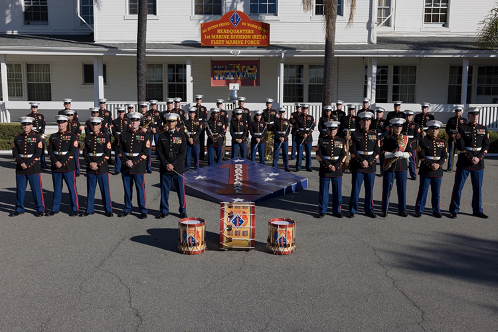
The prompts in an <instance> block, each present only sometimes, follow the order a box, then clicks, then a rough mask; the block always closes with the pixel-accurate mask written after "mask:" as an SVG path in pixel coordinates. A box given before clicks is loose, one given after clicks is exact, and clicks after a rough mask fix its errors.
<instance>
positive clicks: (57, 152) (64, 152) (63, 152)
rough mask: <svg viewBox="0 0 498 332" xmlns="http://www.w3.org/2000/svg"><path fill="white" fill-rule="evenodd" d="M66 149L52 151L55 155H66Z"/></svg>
mask: <svg viewBox="0 0 498 332" xmlns="http://www.w3.org/2000/svg"><path fill="white" fill-rule="evenodd" d="M67 152H68V151H61V152H59V151H54V154H57V155H66V154H67Z"/></svg>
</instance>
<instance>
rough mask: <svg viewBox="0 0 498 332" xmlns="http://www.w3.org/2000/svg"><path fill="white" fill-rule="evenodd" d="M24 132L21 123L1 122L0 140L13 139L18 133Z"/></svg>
mask: <svg viewBox="0 0 498 332" xmlns="http://www.w3.org/2000/svg"><path fill="white" fill-rule="evenodd" d="M19 134H22V128H21V124H20V123H0V140H10V141H11V144H12V140H13V139H14V137H16V136H17V135H19Z"/></svg>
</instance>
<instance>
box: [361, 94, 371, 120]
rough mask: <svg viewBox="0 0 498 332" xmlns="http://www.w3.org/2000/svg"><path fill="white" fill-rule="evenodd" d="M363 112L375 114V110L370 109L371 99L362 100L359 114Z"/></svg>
mask: <svg viewBox="0 0 498 332" xmlns="http://www.w3.org/2000/svg"><path fill="white" fill-rule="evenodd" d="M362 112H370V113H373V110H372V109H371V108H370V99H369V98H363V99H362V100H361V108H360V110H359V111H358V114H359V113H362ZM372 120H373V119H372Z"/></svg>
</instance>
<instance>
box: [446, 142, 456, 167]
mask: <svg viewBox="0 0 498 332" xmlns="http://www.w3.org/2000/svg"><path fill="white" fill-rule="evenodd" d="M454 146H455V142H454V141H453V140H452V139H451V140H448V168H447V169H451V164H453V158H454V157H455V153H454V152H453V147H454ZM455 149H456V147H455Z"/></svg>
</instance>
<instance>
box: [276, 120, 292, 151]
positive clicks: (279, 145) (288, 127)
mask: <svg viewBox="0 0 498 332" xmlns="http://www.w3.org/2000/svg"><path fill="white" fill-rule="evenodd" d="M289 129H290V126H287V129H286V130H285V133H284V141H285V136H287V135H288V134H287V131H288V130H289ZM284 141H280V143H278V147H277V149H276V150H275V153H279V151H280V147H281V146H282V143H283V142H284ZM287 153H289V151H287Z"/></svg>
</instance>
